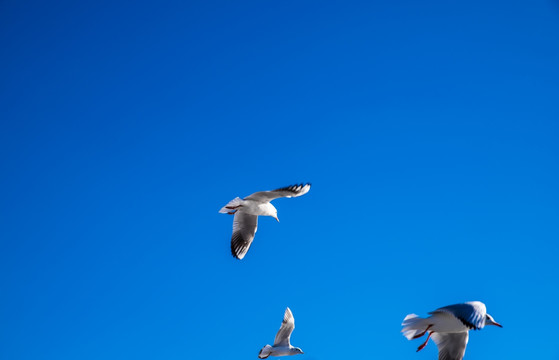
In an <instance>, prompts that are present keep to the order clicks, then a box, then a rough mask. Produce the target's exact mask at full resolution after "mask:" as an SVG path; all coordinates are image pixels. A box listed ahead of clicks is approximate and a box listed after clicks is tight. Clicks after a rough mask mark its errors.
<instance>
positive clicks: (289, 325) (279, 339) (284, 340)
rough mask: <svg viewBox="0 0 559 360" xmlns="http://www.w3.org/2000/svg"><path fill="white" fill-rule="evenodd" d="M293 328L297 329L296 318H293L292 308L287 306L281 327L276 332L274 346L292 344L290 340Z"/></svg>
mask: <svg viewBox="0 0 559 360" xmlns="http://www.w3.org/2000/svg"><path fill="white" fill-rule="evenodd" d="M293 329H295V318H293V314H292V313H291V310H289V308H287V309H285V314H284V315H283V321H282V323H281V327H280V329H279V331H278V333H277V334H276V338H275V340H274V346H290V345H291V344H290V342H289V338H290V337H291V333H292V332H293Z"/></svg>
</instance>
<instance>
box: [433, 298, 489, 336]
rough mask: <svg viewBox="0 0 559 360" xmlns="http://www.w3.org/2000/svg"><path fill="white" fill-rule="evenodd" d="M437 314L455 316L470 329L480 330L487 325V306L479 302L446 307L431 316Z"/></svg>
mask: <svg viewBox="0 0 559 360" xmlns="http://www.w3.org/2000/svg"><path fill="white" fill-rule="evenodd" d="M437 312H446V313H449V314H452V315H454V316H455V317H456V318H457V319H459V320H460V321H461V322H462V323H463V324H464V325H465V326H467V327H469V328H470V329H475V330H479V329H481V328H483V326H484V325H485V314H486V309H485V304H483V303H482V302H479V301H472V302H467V303H463V304H455V305H449V306H445V307H442V308H439V309H437V310H435V311H432V312H430V313H429V314H434V313H437Z"/></svg>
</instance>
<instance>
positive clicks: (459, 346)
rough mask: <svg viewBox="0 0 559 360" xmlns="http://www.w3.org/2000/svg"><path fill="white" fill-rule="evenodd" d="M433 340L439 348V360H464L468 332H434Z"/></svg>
mask: <svg viewBox="0 0 559 360" xmlns="http://www.w3.org/2000/svg"><path fill="white" fill-rule="evenodd" d="M431 339H433V341H434V342H435V344H437V347H438V348H439V360H462V359H463V358H464V353H465V352H466V345H467V344H468V332H467V331H465V332H459V333H438V332H433V334H432V335H431Z"/></svg>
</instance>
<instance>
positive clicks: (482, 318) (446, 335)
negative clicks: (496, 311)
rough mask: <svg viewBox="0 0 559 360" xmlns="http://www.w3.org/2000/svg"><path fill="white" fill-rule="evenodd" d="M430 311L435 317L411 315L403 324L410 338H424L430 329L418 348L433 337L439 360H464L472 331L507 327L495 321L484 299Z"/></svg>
mask: <svg viewBox="0 0 559 360" xmlns="http://www.w3.org/2000/svg"><path fill="white" fill-rule="evenodd" d="M429 314H430V315H431V316H429V317H428V318H421V317H419V316H417V315H415V314H409V315H408V316H406V317H405V319H404V322H403V323H402V326H403V328H402V332H403V333H404V336H405V337H406V338H407V339H408V340H412V339H417V338H420V337H422V336H423V335H425V334H426V333H427V332H429V335H428V336H427V340H425V342H424V343H423V344H421V345H420V346H419V347H418V348H417V351H420V350H421V349H423V348H424V347H425V346H426V345H427V342H428V341H429V338H431V337H432V338H433V341H434V342H435V344H437V347H438V348H439V360H462V359H463V358H464V354H465V353H466V345H467V344H468V331H469V330H472V329H473V330H481V329H482V328H483V327H484V326H485V325H495V326H498V327H503V326H502V325H501V324H499V323H498V322H496V321H495V320H493V317H492V316H491V315H489V314H488V313H487V311H486V308H485V304H484V303H482V302H480V301H470V302H466V303H463V304H455V305H449V306H445V307H442V308H439V309H437V310H435V311H432V312H430V313H429Z"/></svg>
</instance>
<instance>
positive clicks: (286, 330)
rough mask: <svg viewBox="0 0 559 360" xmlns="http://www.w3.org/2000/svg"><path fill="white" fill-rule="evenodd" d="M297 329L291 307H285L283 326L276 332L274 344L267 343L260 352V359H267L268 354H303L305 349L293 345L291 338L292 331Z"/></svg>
mask: <svg viewBox="0 0 559 360" xmlns="http://www.w3.org/2000/svg"><path fill="white" fill-rule="evenodd" d="M293 329H295V319H294V318H293V314H292V313H291V310H289V308H286V309H285V314H284V315H283V322H282V323H281V327H280V329H279V331H278V333H277V334H276V339H275V340H274V345H272V346H270V345H266V346H264V347H263V348H262V350H260V353H258V357H259V358H260V359H266V358H267V357H268V356H289V355H297V354H303V350H301V348H298V347H293V346H291V343H290V342H289V338H290V337H291V333H292V332H293Z"/></svg>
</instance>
